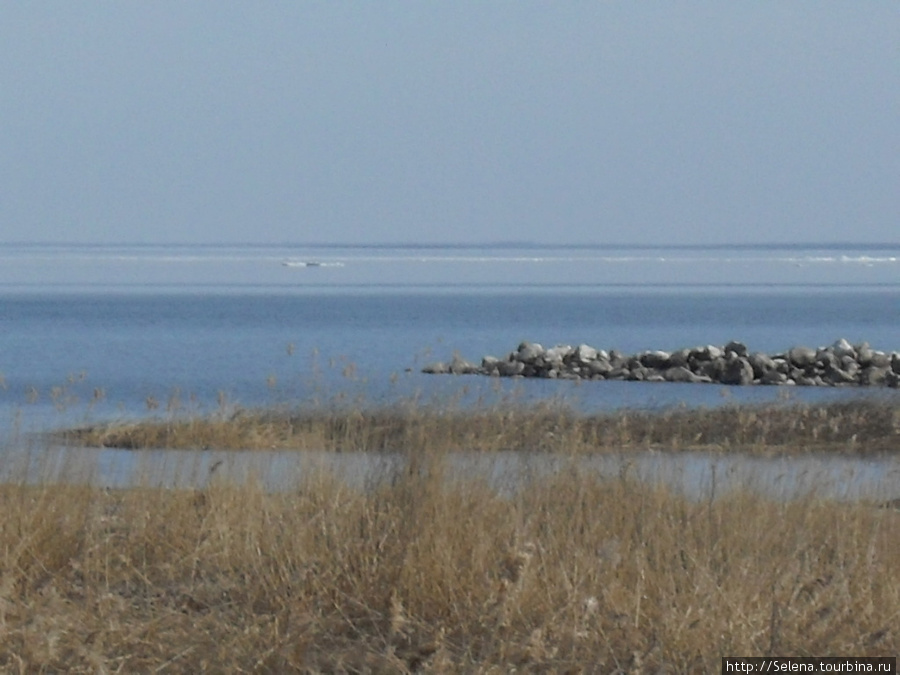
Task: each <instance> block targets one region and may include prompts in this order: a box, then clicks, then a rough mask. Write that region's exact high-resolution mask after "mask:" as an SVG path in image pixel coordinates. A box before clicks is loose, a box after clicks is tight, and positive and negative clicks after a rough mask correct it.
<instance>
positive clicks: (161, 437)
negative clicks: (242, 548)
mask: <svg viewBox="0 0 900 675" xmlns="http://www.w3.org/2000/svg"><path fill="white" fill-rule="evenodd" d="M63 435H64V436H65V440H66V441H67V442H72V443H80V444H86V445H93V446H107V447H120V448H199V449H203V448H216V449H261V448H291V449H298V450H303V449H316V450H323V449H324V450H337V451H382V450H390V451H415V450H417V449H419V448H423V447H428V448H430V449H432V450H459V449H467V450H485V451H499V450H517V449H528V450H543V451H554V452H559V451H561V452H569V453H571V452H598V451H604V450H621V449H627V448H638V449H646V448H658V449H664V450H690V449H705V450H710V449H712V450H721V451H735V452H744V453H766V454H772V453H783V454H792V453H798V452H812V451H831V452H841V453H851V454H874V453H886V452H894V451H896V449H897V447H898V441H900V406H898V405H897V404H896V403H895V402H893V401H892V400H890V399H874V398H873V399H851V400H844V401H837V402H832V403H823V404H812V403H796V404H786V403H778V404H766V405H724V406H721V407H715V408H689V407H678V408H670V409H663V410H655V411H647V410H623V411H613V412H602V413H593V414H585V413H582V412H578V411H577V410H575V409H574V408H572V407H571V406H569V405H567V404H565V403H564V402H549V403H546V402H545V403H537V404H531V405H528V404H522V403H515V402H513V403H502V404H497V405H492V406H489V407H479V408H475V409H463V408H460V407H454V406H452V405H450V406H434V405H420V404H418V403H416V402H415V401H411V402H407V403H398V404H394V405H390V406H364V405H360V406H356V407H339V406H334V407H329V406H322V407H314V408H298V409H284V410H261V411H260V410H238V411H236V412H232V413H229V414H227V415H223V414H213V415H209V416H205V417H201V416H186V417H179V416H170V417H167V418H163V419H149V420H142V421H138V422H133V423H125V424H121V423H119V424H111V425H95V426H91V427H86V428H82V429H74V430H70V431H67V432H64V434H63Z"/></svg>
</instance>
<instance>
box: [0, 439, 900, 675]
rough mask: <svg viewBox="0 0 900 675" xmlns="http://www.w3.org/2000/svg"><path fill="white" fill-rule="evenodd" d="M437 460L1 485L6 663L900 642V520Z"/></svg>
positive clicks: (256, 666) (370, 665) (697, 652)
mask: <svg viewBox="0 0 900 675" xmlns="http://www.w3.org/2000/svg"><path fill="white" fill-rule="evenodd" d="M575 466H576V465H575V464H574V463H573V464H572V466H571V468H570V469H566V470H563V471H561V472H560V473H559V474H558V475H555V476H550V477H546V476H545V477H543V478H535V479H534V482H533V483H532V484H530V485H529V486H528V487H527V488H526V489H522V490H520V491H518V492H517V493H515V494H512V495H509V494H507V495H501V494H498V493H496V492H495V491H492V490H491V489H490V488H489V487H488V486H487V484H483V483H480V482H479V481H477V480H469V481H467V482H458V481H455V480H452V479H451V478H449V477H448V475H447V474H445V473H444V471H443V470H442V459H441V456H440V453H427V454H424V455H420V456H418V457H417V460H416V461H415V462H413V463H412V464H411V469H410V470H409V471H408V472H406V473H405V474H403V476H401V477H400V478H398V479H397V480H396V481H394V482H393V483H391V484H384V485H381V486H380V487H377V488H371V487H370V488H369V489H362V488H359V489H357V488H352V487H350V486H348V485H347V484H346V483H343V482H340V481H338V480H335V479H334V478H333V477H331V476H329V475H328V474H326V473H318V474H310V475H308V476H307V477H306V478H305V479H304V480H303V482H302V483H299V484H298V485H297V486H296V490H294V491H292V492H290V493H279V494H270V493H266V492H265V491H263V490H261V489H258V488H255V487H253V486H232V485H227V484H221V483H220V484H217V485H213V486H211V487H210V488H208V489H205V490H202V491H172V490H161V489H139V488H135V489H130V490H126V491H106V490H102V489H95V488H89V487H78V486H58V485H56V486H53V485H47V486H37V487H35V486H24V485H6V486H2V487H0V512H2V513H3V517H2V518H0V670H2V671H3V672H75V673H77V672H85V673H86V672H90V673H97V672H162V673H165V672H169V673H202V672H260V673H289V672H298V673H406V672H434V673H472V672H485V673H488V672H490V673H500V672H503V673H505V672H512V671H513V670H516V671H517V672H547V673H550V672H554V673H556V672H570V673H576V672H583V673H616V672H618V673H642V672H643V673H655V672H672V673H698V672H718V670H719V668H720V661H719V659H720V657H721V656H723V655H761V654H792V655H824V654H829V655H866V654H868V655H893V654H896V653H897V652H898V650H900V629H898V628H897V626H898V613H900V573H898V572H897V562H896V561H897V559H898V554H900V513H898V512H896V511H894V510H890V509H877V508H871V507H866V506H862V505H850V504H836V503H828V502H821V501H816V500H814V499H805V500H802V501H796V502H786V503H778V502H772V501H767V500H765V499H763V498H761V497H758V496H752V495H749V494H731V495H726V496H721V497H719V498H717V499H716V500H714V501H691V500H689V499H685V498H683V497H680V496H677V495H674V494H670V493H668V492H666V491H664V490H661V489H656V488H653V487H650V486H646V485H640V484H635V483H631V482H629V481H628V480H626V479H624V478H623V479H619V480H614V481H603V480H601V479H599V478H598V477H596V476H594V475H591V474H587V473H581V472H580V471H579V470H577V469H576V468H575Z"/></svg>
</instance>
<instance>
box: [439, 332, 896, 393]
mask: <svg viewBox="0 0 900 675" xmlns="http://www.w3.org/2000/svg"><path fill="white" fill-rule="evenodd" d="M422 372H423V373H431V374H446V373H452V374H455V375H468V374H479V375H491V376H501V377H543V378H550V379H568V380H575V379H592V380H604V379H609V380H632V381H641V380H642V381H645V382H690V383H699V382H718V383H721V384H724V385H735V386H742V385H749V384H752V383H760V384H769V385H792V384H797V385H800V386H823V385H831V386H842V385H863V386H889V387H897V388H900V352H892V353H885V352H883V351H878V350H875V349H872V348H871V347H870V346H869V345H868V343H865V342H863V343H860V344H858V345H851V344H850V343H849V342H847V340H843V339H842V340H838V341H837V342H835V343H834V344H833V345H832V346H830V347H820V348H819V349H810V348H809V347H804V346H796V347H793V348H792V349H789V350H788V351H787V352H784V353H779V354H771V355H770V354H764V353H761V352H752V353H751V352H750V351H749V350H748V349H747V346H746V345H745V344H743V343H742V342H737V341H734V340H733V341H731V342H729V343H728V344H727V345H725V347H724V348H722V347H716V346H713V345H706V346H701V347H694V348H692V349H679V350H677V351H673V352H667V351H661V350H647V351H642V352H639V353H637V354H632V355H628V354H623V353H622V352H619V351H617V350H610V351H609V352H606V351H604V350H598V349H595V348H594V347H592V346H590V345H587V344H579V345H578V346H577V347H572V346H570V345H564V344H560V345H556V346H555V347H552V348H550V349H545V348H544V347H543V346H542V345H540V344H539V343H536V342H534V343H532V342H522V343H521V344H519V346H518V348H517V349H516V351H514V352H511V353H510V354H509V355H508V356H507V357H506V358H505V359H503V360H500V359H498V358H496V357H494V356H485V357H484V358H483V359H482V360H481V363H480V365H476V364H474V363H471V362H469V361H467V360H465V359H464V358H462V357H461V356H459V355H454V356H453V359H452V360H451V361H450V362H449V363H444V362H440V361H438V362H435V363H431V364H428V365H426V366H425V367H424V368H422Z"/></svg>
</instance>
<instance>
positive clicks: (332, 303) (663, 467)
mask: <svg viewBox="0 0 900 675" xmlns="http://www.w3.org/2000/svg"><path fill="white" fill-rule="evenodd" d="M0 270H2V276H0V374H2V386H0V432H2V437H4V438H6V439H18V440H13V441H9V440H7V441H6V442H5V443H4V444H3V445H0V447H5V448H6V451H5V453H4V455H5V457H4V461H3V462H2V465H0V467H2V468H3V470H4V472H5V473H4V475H5V476H6V477H7V479H11V478H12V479H14V478H15V475H14V474H15V471H17V470H19V469H17V468H16V467H21V466H23V464H22V463H23V462H24V463H25V464H24V465H25V466H26V469H23V470H24V471H25V474H22V475H23V476H25V475H27V476H28V479H29V480H34V479H38V480H40V479H41V478H40V477H38V478H35V474H33V473H30V472H33V471H36V470H38V469H35V468H33V467H34V466H37V467H39V471H41V472H43V471H46V470H49V471H50V473H51V475H52V476H55V478H53V479H56V478H58V477H59V475H60V474H59V471H60V470H61V469H60V467H66V466H68V467H70V468H72V467H75V466H76V465H77V466H78V467H80V468H78V471H82V472H83V471H88V472H89V473H91V475H92V476H93V478H92V480H98V481H99V482H101V483H103V484H112V485H116V484H128V483H130V482H133V481H134V480H138V477H139V476H141V475H148V474H147V473H146V470H147V467H148V466H149V467H150V474H152V475H155V476H157V477H158V478H159V480H160V481H161V482H162V483H163V484H167V485H177V484H181V483H184V482H185V481H186V482H187V484H195V485H196V484H202V483H203V482H204V481H205V480H206V478H205V477H206V476H208V470H209V466H208V465H211V463H213V462H214V461H218V460H217V459H216V457H217V456H216V455H214V454H210V453H201V454H200V455H196V454H193V455H191V456H190V457H188V456H182V454H183V453H173V452H171V451H147V452H145V453H141V454H133V453H132V454H129V453H123V452H121V451H115V450H98V451H90V450H84V449H66V448H62V449H60V448H48V447H46V446H42V445H41V444H40V442H39V441H37V440H36V437H34V436H31V435H30V434H31V432H34V431H42V430H46V429H49V428H52V427H57V426H62V425H70V424H82V423H86V422H92V421H97V420H110V419H133V418H138V417H146V416H157V415H166V414H169V412H170V411H181V412H183V411H186V410H190V411H199V412H203V411H208V410H211V409H217V408H219V407H220V406H226V407H228V406H233V405H243V406H264V405H283V404H284V405H290V404H296V403H298V402H309V401H334V400H344V401H349V402H353V401H362V402H363V404H380V403H386V402H390V401H392V400H397V399H403V398H408V397H411V396H418V397H419V398H421V399H423V400H426V401H433V402H435V403H437V404H438V405H444V404H447V403H448V402H456V401H459V402H460V403H461V404H463V405H473V404H477V403H479V402H481V401H484V400H492V399H497V398H498V397H503V396H515V397H517V398H519V399H523V400H538V399H546V398H549V397H563V398H566V399H568V400H570V401H571V402H572V403H573V404H574V405H577V406H580V407H582V408H585V409H612V408H620V407H635V408H638V407H641V408H644V407H651V408H652V407H662V406H672V405H678V404H682V403H683V404H687V405H720V404H721V403H723V402H728V401H746V402H751V401H774V400H779V399H782V398H784V397H785V396H788V397H790V398H791V399H794V400H820V399H831V398H838V397H849V396H861V395H865V396H868V395H879V396H888V397H896V396H897V395H898V392H895V391H892V390H878V391H872V390H870V391H866V390H861V389H833V388H827V389H826V388H799V387H795V388H791V389H790V390H786V389H780V388H772V387H743V388H724V387H719V386H704V385H678V384H642V383H623V382H584V383H577V382H568V381H548V380H503V381H497V380H493V379H490V378H476V377H461V378H454V377H449V376H444V377H441V376H428V375H423V374H421V373H420V372H419V370H420V368H421V367H422V366H423V365H425V364H426V363H428V362H431V361H435V360H447V359H449V358H450V357H451V356H452V355H453V353H454V352H459V353H460V354H462V355H463V356H465V357H467V358H469V359H472V360H478V359H480V358H481V357H482V356H484V355H486V354H493V355H495V356H503V355H505V354H506V353H507V352H509V351H511V350H513V349H514V348H515V347H516V346H517V345H518V343H519V342H521V341H523V340H531V341H537V342H541V343H543V344H545V345H554V344H558V343H567V344H579V343H583V342H584V343H588V344H591V345H593V346H595V347H599V348H606V349H612V348H615V349H619V350H622V351H625V352H634V351H638V350H642V349H677V348H681V347H688V346H695V345H701V344H710V343H711V344H724V343H726V342H728V341H729V340H732V339H736V340H741V341H743V342H745V343H746V344H747V345H748V346H749V347H750V348H751V349H754V350H763V351H768V352H774V351H779V350H784V349H787V348H790V347H792V346H795V345H798V344H805V345H808V346H820V345H825V344H830V343H832V342H833V341H835V340H837V339H839V338H846V339H848V340H850V341H851V342H854V343H856V342H861V341H864V340H865V341H868V342H870V343H871V345H872V346H873V347H875V348H878V349H884V350H886V351H893V350H895V349H900V333H898V329H897V327H898V325H900V274H898V272H900V247H898V246H886V245H881V246H867V245H861V244H858V245H854V244H847V245H840V246H838V245H834V246H828V247H812V246H800V245H796V246H757V247H722V246H718V247H678V246H675V247H648V246H638V245H635V246H608V247H603V246H556V247H540V246H529V245H524V244H517V245H500V244H498V245H493V246H481V247H469V246H463V245H459V246H420V247H416V246H402V247H396V246H388V245H384V246H357V247H349V246H328V245H315V246H296V245H285V246H254V245H243V246H240V245H215V246H208V245H205V246H184V245H182V246H141V245H128V246H125V245H121V246H77V245H45V244H15V245H13V244H5V245H0ZM23 439H25V440H23ZM226 459H227V462H226V463H225V464H224V465H223V466H224V467H225V468H224V469H223V472H227V471H232V472H236V473H235V474H234V475H236V476H238V477H240V476H241V475H244V474H246V472H247V471H256V472H257V473H265V472H269V473H271V472H273V471H274V474H273V475H272V476H271V477H269V478H266V480H267V482H268V483H270V484H271V485H272V487H274V488H277V487H279V486H278V484H277V483H278V481H279V480H280V479H282V478H284V477H285V476H288V475H292V472H294V471H295V470H297V469H296V466H294V465H291V462H294V463H295V464H296V457H295V456H294V457H288V456H283V455H281V454H277V453H276V454H273V455H272V456H271V457H269V456H263V455H260V454H258V453H256V454H254V455H247V456H243V455H241V454H239V453H238V454H231V455H229V456H228V457H227V458H226ZM38 460H39V461H38ZM35 461H37V464H34V465H33V466H32V463H33V462H35ZM322 461H331V460H322ZM341 461H342V462H344V463H349V464H348V466H349V467H350V468H349V469H347V470H348V471H349V472H350V473H351V474H353V473H354V472H355V475H364V474H366V473H367V472H368V471H369V469H366V470H364V471H362V470H360V469H359V466H365V467H370V468H371V466H370V465H371V463H372V461H373V460H372V459H371V458H368V459H361V458H356V459H354V458H352V457H349V456H348V457H344V458H341ZM466 461H468V460H466ZM478 461H484V460H478ZM510 461H515V462H519V461H521V460H520V459H517V460H510V459H502V458H494V459H491V460H490V462H491V465H490V467H481V468H479V467H477V466H476V470H477V471H479V472H484V471H488V472H489V473H491V474H492V475H495V477H496V474H497V471H499V472H500V475H502V476H506V477H507V478H509V477H510V476H512V477H513V478H514V477H515V476H517V475H519V474H520V467H517V466H515V467H514V466H511V465H510V464H509V462H510ZM595 461H598V462H601V463H602V464H603V465H602V466H599V465H598V467H597V470H598V471H602V472H607V473H609V474H610V475H615V474H616V473H617V472H620V471H621V470H622V469H623V467H625V466H632V464H630V463H631V462H633V461H634V460H633V459H627V460H626V459H623V458H615V457H610V458H606V459H598V460H595ZM673 461H674V462H675V463H676V465H672V462H673ZM811 461H812V462H818V463H817V464H815V465H814V466H813V465H810V464H809V462H811ZM254 462H255V463H259V462H262V463H263V464H261V465H260V466H258V467H256V468H255V469H254V468H253V467H254V466H256V465H255V464H254ZM779 462H781V463H779ZM358 465H359V466H358ZM29 466H31V467H32V468H28V467H29ZM464 466H468V465H465V462H464ZM40 467H42V468H40ZM229 467H231V468H229ZM247 467H249V468H247ZM292 467H293V468H292ZM637 467H638V468H637V469H636V470H637V471H638V473H639V476H640V477H642V479H646V480H662V481H664V482H667V483H669V484H672V485H673V486H674V487H676V488H678V489H684V490H686V491H688V492H689V493H692V494H697V495H701V494H705V493H706V492H708V491H709V490H710V489H712V487H711V486H712V484H713V483H714V481H715V477H716V476H718V480H719V481H720V483H721V485H722V486H723V488H725V487H728V486H729V485H731V486H734V485H744V484H750V483H755V484H757V485H760V486H765V489H766V490H768V491H771V490H773V489H776V488H779V489H781V488H784V490H786V493H787V494H798V493H804V492H806V491H808V490H809V489H810V485H816V486H818V487H819V488H820V489H824V486H826V485H830V486H831V487H829V488H828V494H832V495H836V496H844V497H857V496H860V495H864V494H868V495H870V496H871V495H874V496H877V497H879V498H880V497H887V496H891V495H894V494H895V493H896V492H898V491H900V481H898V475H900V472H898V464H897V462H896V461H894V460H892V459H889V458H888V459H880V460H867V461H862V460H839V459H821V458H820V459H818V460H816V459H807V460H803V461H788V462H787V464H785V463H783V462H782V460H769V461H762V463H760V462H759V461H758V460H753V459H751V458H731V459H727V458H724V459H723V458H718V459H716V458H711V457H705V456H702V455H701V456H693V455H691V456H680V457H677V458H674V459H672V458H665V457H664V456H656V457H655V458H654V457H646V458H643V459H640V460H639V461H638V465H637ZM345 468H346V467H345ZM548 468H552V467H544V469H545V470H546V469H548ZM375 469H377V470H380V469H379V467H375ZM73 470H74V469H73ZM54 472H56V473H54ZM41 475H43V474H41ZM70 477H71V476H70ZM811 477H813V478H811ZM729 481H730V483H729ZM810 481H812V482H810Z"/></svg>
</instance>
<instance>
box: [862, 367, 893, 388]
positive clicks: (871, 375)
mask: <svg viewBox="0 0 900 675" xmlns="http://www.w3.org/2000/svg"><path fill="white" fill-rule="evenodd" d="M889 372H892V371H891V370H890V369H889V368H879V367H878V366H868V367H867V368H863V370H862V372H861V373H860V374H859V383H860V384H862V385H869V386H883V385H884V384H885V382H886V380H887V375H888V373H889Z"/></svg>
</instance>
